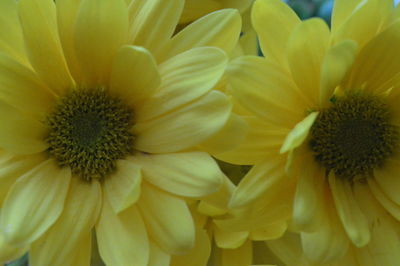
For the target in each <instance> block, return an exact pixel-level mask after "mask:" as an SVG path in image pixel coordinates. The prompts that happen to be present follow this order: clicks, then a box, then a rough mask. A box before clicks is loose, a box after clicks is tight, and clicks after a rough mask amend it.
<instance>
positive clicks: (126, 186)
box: [104, 160, 142, 213]
mask: <svg viewBox="0 0 400 266" xmlns="http://www.w3.org/2000/svg"><path fill="white" fill-rule="evenodd" d="M141 183H142V174H141V171H140V167H139V166H138V165H136V164H134V163H132V162H130V161H129V160H118V161H117V170H116V172H115V173H114V174H113V175H112V176H109V177H108V178H106V179H105V180H104V190H105V191H106V193H107V197H108V201H109V202H110V205H111V206H112V208H113V210H114V212H115V213H119V212H121V211H123V210H125V209H126V208H128V207H129V206H131V205H132V204H134V203H135V202H136V201H137V200H138V199H139V196H140V185H141Z"/></svg>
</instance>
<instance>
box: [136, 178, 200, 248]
mask: <svg viewBox="0 0 400 266" xmlns="http://www.w3.org/2000/svg"><path fill="white" fill-rule="evenodd" d="M142 189H143V191H142V198H141V200H140V202H139V207H140V211H141V213H142V215H143V219H144V221H145V224H146V227H147V228H148V230H149V234H150V236H151V238H152V239H153V240H154V241H155V242H156V243H157V244H158V245H159V246H160V247H161V248H162V249H163V250H165V251H166V252H167V253H169V254H182V253H185V252H187V251H188V250H190V249H191V248H193V246H194V243H195V227H194V223H193V219H192V216H191V214H190V211H189V208H188V207H187V205H186V202H185V201H184V200H183V199H180V198H178V197H175V196H172V195H170V194H169V193H166V192H163V191H161V190H159V189H157V188H155V187H152V186H151V185H147V184H145V183H144V184H143V187H142Z"/></svg>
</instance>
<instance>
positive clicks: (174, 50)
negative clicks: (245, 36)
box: [162, 0, 242, 59]
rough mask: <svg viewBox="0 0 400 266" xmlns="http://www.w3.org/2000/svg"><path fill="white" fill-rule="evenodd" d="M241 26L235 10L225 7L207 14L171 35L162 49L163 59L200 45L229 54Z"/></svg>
mask: <svg viewBox="0 0 400 266" xmlns="http://www.w3.org/2000/svg"><path fill="white" fill-rule="evenodd" d="M186 2H187V0H186ZM203 2H204V1H203ZM186 4H187V3H186ZM201 5H203V3H202V4H201ZM241 26H242V25H241V18H240V14H239V12H238V11H237V10H234V9H225V10H220V11H217V12H214V13H211V14H208V15H207V16H205V17H202V18H201V19H199V20H196V21H194V22H193V23H191V24H189V25H188V26H187V27H185V28H184V29H183V30H181V31H180V32H179V33H178V34H176V35H175V36H174V37H172V39H171V41H169V42H168V44H167V46H166V48H164V49H163V52H162V56H163V59H168V58H171V57H173V56H175V55H177V54H180V53H182V52H185V51H186V50H189V49H192V48H195V47H201V46H213V47H218V48H221V49H223V50H224V51H225V52H226V53H228V54H229V53H231V52H232V50H233V48H234V47H235V45H236V43H237V41H238V39H239V36H240V30H241Z"/></svg>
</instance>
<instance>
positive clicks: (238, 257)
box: [221, 240, 253, 266]
mask: <svg viewBox="0 0 400 266" xmlns="http://www.w3.org/2000/svg"><path fill="white" fill-rule="evenodd" d="M221 255H222V257H221V266H231V265H235V266H248V265H250V264H251V261H252V258H253V252H252V247H251V241H250V240H247V241H246V242H245V243H244V244H243V245H242V246H241V247H239V248H237V249H223V250H222V254H221Z"/></svg>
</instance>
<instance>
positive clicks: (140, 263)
mask: <svg viewBox="0 0 400 266" xmlns="http://www.w3.org/2000/svg"><path fill="white" fill-rule="evenodd" d="M96 236H97V242H98V246H99V252H100V256H101V258H102V259H103V261H104V262H105V264H106V265H131V264H132V262H134V263H135V265H137V266H146V265H148V261H149V239H148V237H147V233H146V228H145V225H144V223H143V220H142V217H141V215H140V213H139V211H138V209H137V207H136V205H132V206H131V207H129V208H128V209H126V210H125V211H123V212H121V213H119V214H118V215H117V214H116V213H115V212H114V210H113V208H112V207H111V204H110V202H109V201H108V199H107V196H106V195H104V194H103V208H102V211H101V215H100V219H99V221H98V224H97V225H96Z"/></svg>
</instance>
